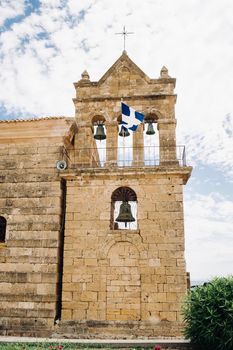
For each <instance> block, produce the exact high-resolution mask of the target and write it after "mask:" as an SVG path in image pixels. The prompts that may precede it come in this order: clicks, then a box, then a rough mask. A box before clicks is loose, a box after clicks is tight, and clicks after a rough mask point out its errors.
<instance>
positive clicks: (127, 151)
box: [74, 146, 186, 168]
mask: <svg viewBox="0 0 233 350" xmlns="http://www.w3.org/2000/svg"><path fill="white" fill-rule="evenodd" d="M74 163H75V166H78V167H81V168H96V167H101V168H105V167H110V166H111V167H113V166H116V167H156V166H162V165H177V166H178V165H179V166H186V156H185V146H176V147H163V148H161V147H159V146H145V147H111V148H109V147H96V148H79V149H75V156H74Z"/></svg>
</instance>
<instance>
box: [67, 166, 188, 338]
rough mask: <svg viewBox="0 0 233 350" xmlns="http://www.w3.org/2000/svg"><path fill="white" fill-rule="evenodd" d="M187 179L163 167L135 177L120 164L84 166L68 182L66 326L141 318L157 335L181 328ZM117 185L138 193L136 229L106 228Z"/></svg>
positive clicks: (108, 224)
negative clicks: (92, 170)
mask: <svg viewBox="0 0 233 350" xmlns="http://www.w3.org/2000/svg"><path fill="white" fill-rule="evenodd" d="M160 170H161V169H160ZM182 184H183V180H182V178H181V175H180V174H178V173H176V174H173V175H170V176H164V174H163V173H162V171H161V173H159V171H158V170H157V173H148V172H147V171H146V170H144V171H141V173H138V174H137V178H135V177H134V176H132V171H131V172H128V173H127V171H126V170H124V172H123V173H122V175H121V174H120V170H119V169H118V171H117V173H116V172H114V170H112V172H111V173H109V172H107V171H106V172H104V171H102V174H98V175H97V174H95V177H94V178H93V175H92V174H88V172H87V171H86V172H82V173H81V172H80V174H79V175H77V176H76V177H74V178H73V179H71V180H68V181H67V207H66V227H65V245H64V277H63V296H62V322H63V324H64V321H66V320H67V321H69V320H77V321H78V320H79V321H83V320H87V321H91V320H93V321H96V320H98V321H110V323H111V321H114V320H115V321H132V322H134V323H135V321H139V322H147V325H148V324H150V327H149V328H148V329H150V330H151V329H156V331H153V332H152V334H154V333H156V334H154V336H155V335H156V336H165V335H166V336H176V335H178V334H180V326H179V322H180V321H181V316H180V306H181V302H182V300H183V297H184V294H185V292H186V270H185V261H184V232H183V197H182ZM120 186H129V187H131V188H132V189H133V190H134V191H135V192H136V194H137V198H138V203H137V206H138V208H137V211H138V214H137V219H138V227H137V229H136V230H110V228H109V226H110V212H111V194H112V192H113V191H114V190H115V189H116V188H118V187H120ZM161 322H165V324H166V327H165V328H164V327H163V326H162V323H161ZM136 323H137V322H136ZM158 324H160V325H161V327H159V326H158ZM169 324H170V329H169ZM174 325H176V326H175V327H174ZM165 329H166V330H167V331H166V334H164V330H165ZM115 332H117V331H116V330H115ZM150 332H151V331H150ZM113 333H114V332H113ZM129 333H130V332H129ZM115 334H116V333H115ZM135 336H136V334H135Z"/></svg>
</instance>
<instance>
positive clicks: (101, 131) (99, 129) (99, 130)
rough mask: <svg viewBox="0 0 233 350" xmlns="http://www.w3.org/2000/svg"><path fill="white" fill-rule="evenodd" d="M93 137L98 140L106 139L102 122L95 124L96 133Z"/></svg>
mask: <svg viewBox="0 0 233 350" xmlns="http://www.w3.org/2000/svg"><path fill="white" fill-rule="evenodd" d="M94 139H95V140H100V141H101V140H105V139H106V135H105V132H104V126H103V124H99V125H98V126H97V129H96V133H95V135H94Z"/></svg>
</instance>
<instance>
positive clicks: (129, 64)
mask: <svg viewBox="0 0 233 350" xmlns="http://www.w3.org/2000/svg"><path fill="white" fill-rule="evenodd" d="M132 74H133V75H134V76H138V77H139V78H140V79H143V80H144V81H145V82H147V83H149V81H150V78H149V77H148V76H147V75H146V74H145V73H144V72H143V71H142V70H141V69H140V68H139V67H138V66H137V65H136V64H135V63H134V62H133V61H132V60H131V59H130V58H129V56H128V55H127V53H126V52H125V51H123V53H122V55H121V56H120V57H119V58H118V60H117V61H116V62H115V63H114V64H113V65H112V66H111V67H110V68H109V69H108V71H107V72H106V73H105V74H104V75H103V76H102V78H101V79H100V80H99V81H98V85H102V84H104V83H105V82H106V81H107V80H109V79H112V78H115V77H118V79H119V78H120V79H121V77H122V79H124V77H125V76H126V75H132Z"/></svg>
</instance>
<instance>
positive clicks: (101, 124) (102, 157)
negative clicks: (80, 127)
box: [92, 115, 106, 166]
mask: <svg viewBox="0 0 233 350" xmlns="http://www.w3.org/2000/svg"><path fill="white" fill-rule="evenodd" d="M105 121H106V120H105V118H104V117H103V116H102V115H95V116H94V117H93V118H92V125H93V127H94V139H95V141H96V147H97V150H98V155H99V162H100V165H101V166H104V165H105V162H106V127H105Z"/></svg>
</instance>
